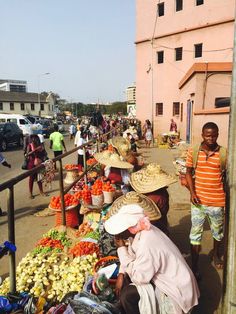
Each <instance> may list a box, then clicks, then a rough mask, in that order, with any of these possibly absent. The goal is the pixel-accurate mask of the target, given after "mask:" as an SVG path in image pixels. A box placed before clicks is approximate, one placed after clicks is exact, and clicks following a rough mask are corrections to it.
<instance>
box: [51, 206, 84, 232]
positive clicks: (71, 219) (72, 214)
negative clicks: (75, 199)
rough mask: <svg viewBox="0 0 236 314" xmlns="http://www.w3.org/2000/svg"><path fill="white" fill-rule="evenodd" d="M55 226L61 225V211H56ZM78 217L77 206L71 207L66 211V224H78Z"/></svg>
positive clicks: (69, 225) (72, 225)
mask: <svg viewBox="0 0 236 314" xmlns="http://www.w3.org/2000/svg"><path fill="white" fill-rule="evenodd" d="M55 217H56V226H59V225H62V212H61V211H60V212H59V211H57V212H56V216H55ZM78 224H79V219H78V210H77V208H76V207H75V208H72V209H70V210H67V211H66V226H67V227H72V228H74V227H75V226H78Z"/></svg>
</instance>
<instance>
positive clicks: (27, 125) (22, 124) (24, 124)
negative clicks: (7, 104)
mask: <svg viewBox="0 0 236 314" xmlns="http://www.w3.org/2000/svg"><path fill="white" fill-rule="evenodd" d="M5 122H13V123H15V124H17V125H18V127H19V128H20V129H21V130H22V132H23V135H30V134H32V128H31V126H32V123H31V122H30V121H29V120H28V119H27V118H26V117H25V116H23V115H21V114H13V113H0V123H5Z"/></svg>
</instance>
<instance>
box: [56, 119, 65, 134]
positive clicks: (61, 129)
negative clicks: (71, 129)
mask: <svg viewBox="0 0 236 314" xmlns="http://www.w3.org/2000/svg"><path fill="white" fill-rule="evenodd" d="M57 125H58V128H59V132H64V131H65V128H64V124H63V123H62V122H61V121H57Z"/></svg>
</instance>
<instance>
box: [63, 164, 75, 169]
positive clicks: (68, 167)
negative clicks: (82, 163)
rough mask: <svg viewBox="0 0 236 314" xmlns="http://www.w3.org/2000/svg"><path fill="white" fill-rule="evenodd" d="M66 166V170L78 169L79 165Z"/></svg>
mask: <svg viewBox="0 0 236 314" xmlns="http://www.w3.org/2000/svg"><path fill="white" fill-rule="evenodd" d="M64 168H65V169H66V170H78V165H71V164H66V165H65V167H64Z"/></svg>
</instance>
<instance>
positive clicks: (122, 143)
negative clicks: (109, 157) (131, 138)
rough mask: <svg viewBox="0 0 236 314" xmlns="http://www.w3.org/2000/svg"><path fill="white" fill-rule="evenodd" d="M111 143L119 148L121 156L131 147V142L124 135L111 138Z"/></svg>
mask: <svg viewBox="0 0 236 314" xmlns="http://www.w3.org/2000/svg"><path fill="white" fill-rule="evenodd" d="M111 144H112V146H113V147H115V148H116V149H117V150H118V153H119V154H120V155H121V156H125V155H126V154H127V153H128V151H129V150H130V148H131V145H130V143H129V142H128V141H127V140H126V139H125V138H124V137H122V136H115V137H113V138H112V139H111Z"/></svg>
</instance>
